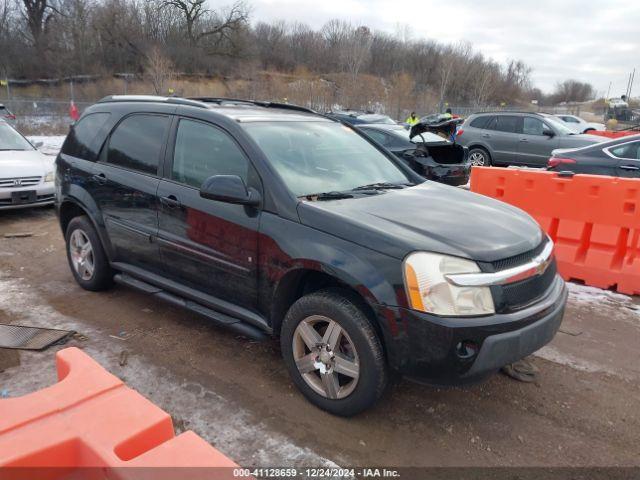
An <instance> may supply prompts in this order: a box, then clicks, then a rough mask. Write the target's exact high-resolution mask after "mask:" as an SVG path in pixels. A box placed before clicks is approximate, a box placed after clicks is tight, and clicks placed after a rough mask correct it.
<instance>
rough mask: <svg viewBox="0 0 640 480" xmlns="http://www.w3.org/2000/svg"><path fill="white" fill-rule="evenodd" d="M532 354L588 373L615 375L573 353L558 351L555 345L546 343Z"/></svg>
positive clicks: (609, 370) (607, 369) (605, 368)
mask: <svg viewBox="0 0 640 480" xmlns="http://www.w3.org/2000/svg"><path fill="white" fill-rule="evenodd" d="M534 356H536V357H540V358H543V359H545V360H548V361H550V362H553V363H558V364H560V365H564V366H567V367H571V368H573V369H575V370H580V371H582V372H589V373H607V374H609V375H617V373H616V372H614V371H613V370H611V369H609V368H607V367H605V366H603V365H600V364H597V363H594V362H590V361H588V360H584V359H582V358H577V357H574V356H573V355H570V354H567V353H563V352H560V351H559V350H557V349H556V348H555V347H553V346H551V345H547V346H545V347H542V348H541V349H540V350H538V351H537V352H535V353H534Z"/></svg>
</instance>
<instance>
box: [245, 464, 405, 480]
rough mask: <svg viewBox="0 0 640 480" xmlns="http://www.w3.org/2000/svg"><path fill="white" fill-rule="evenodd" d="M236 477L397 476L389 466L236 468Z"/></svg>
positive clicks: (336, 477) (337, 478) (339, 477)
mask: <svg viewBox="0 0 640 480" xmlns="http://www.w3.org/2000/svg"><path fill="white" fill-rule="evenodd" d="M233 476H234V477H237V478H242V477H255V478H330V479H335V480H342V479H350V478H399V477H400V473H399V472H398V471H397V470H394V469H389V468H323V467H320V468H236V469H234V470H233Z"/></svg>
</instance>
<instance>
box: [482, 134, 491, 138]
mask: <svg viewBox="0 0 640 480" xmlns="http://www.w3.org/2000/svg"><path fill="white" fill-rule="evenodd" d="M482 138H491V135H489V134H488V133H483V134H482Z"/></svg>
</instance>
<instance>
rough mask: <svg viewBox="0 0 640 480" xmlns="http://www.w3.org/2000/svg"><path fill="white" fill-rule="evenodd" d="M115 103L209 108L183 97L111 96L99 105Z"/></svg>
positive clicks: (103, 99) (202, 103) (100, 101)
mask: <svg viewBox="0 0 640 480" xmlns="http://www.w3.org/2000/svg"><path fill="white" fill-rule="evenodd" d="M113 102H149V103H171V104H176V105H189V106H191V107H199V108H208V106H207V104H206V103H204V102H199V101H196V100H195V99H189V98H182V97H160V96H156V95H109V96H107V97H104V98H101V99H100V100H98V102H97V103H113Z"/></svg>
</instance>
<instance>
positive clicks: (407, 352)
mask: <svg viewBox="0 0 640 480" xmlns="http://www.w3.org/2000/svg"><path fill="white" fill-rule="evenodd" d="M567 295H568V293H567V288H566V286H565V284H564V281H563V280H562V279H561V278H560V277H559V276H556V278H555V280H554V282H553V284H552V285H551V286H550V287H549V289H548V290H547V292H546V293H545V295H544V296H543V297H542V298H541V299H540V300H539V301H537V302H536V303H535V304H533V305H531V306H529V307H527V308H524V309H522V310H519V311H516V312H512V313H505V314H495V315H491V316H483V317H475V318H473V317H471V318H450V317H438V316H435V315H430V314H425V313H420V312H416V311H413V310H409V309H405V308H399V307H387V306H379V307H378V311H377V313H378V315H379V318H380V319H381V320H382V319H385V320H386V321H387V325H389V324H390V323H391V325H392V328H387V329H385V332H386V340H387V341H386V344H387V355H388V358H389V362H390V364H391V367H392V368H394V369H396V370H398V371H399V372H400V373H401V374H403V375H404V376H406V377H408V378H410V379H414V380H417V381H420V382H425V383H431V384H438V385H456V384H464V383H472V382H475V381H478V380H481V379H483V378H485V377H486V376H488V375H490V374H491V373H493V372H495V371H497V370H499V369H500V368H501V367H503V366H505V365H507V364H509V363H513V362H515V361H517V360H520V359H522V358H524V357H526V356H527V355H530V354H531V353H533V352H535V351H536V350H538V349H540V348H541V347H543V346H544V345H546V344H547V343H549V342H550V341H551V339H552V338H553V337H554V335H555V334H556V332H557V331H558V328H559V327H560V323H561V322H562V317H563V315H564V308H565V304H566V301H567ZM389 320H392V322H389Z"/></svg>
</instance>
